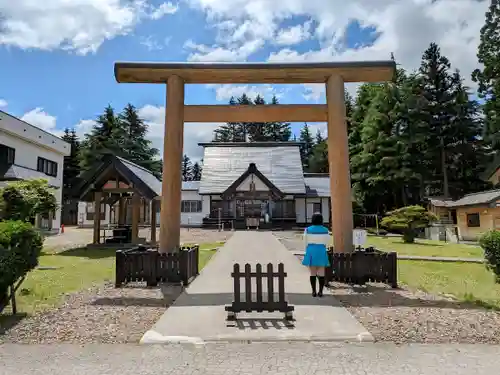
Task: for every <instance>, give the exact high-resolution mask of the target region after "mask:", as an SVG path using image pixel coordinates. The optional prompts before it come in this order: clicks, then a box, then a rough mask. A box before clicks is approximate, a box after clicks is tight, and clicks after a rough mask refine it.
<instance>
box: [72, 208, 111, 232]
mask: <svg viewBox="0 0 500 375" xmlns="http://www.w3.org/2000/svg"><path fill="white" fill-rule="evenodd" d="M104 206H105V207H106V208H105V210H104V212H105V215H104V220H101V227H102V226H105V225H107V224H109V218H110V217H111V207H109V204H106V205H104ZM77 224H78V226H80V227H93V226H94V220H87V202H78V221H77Z"/></svg>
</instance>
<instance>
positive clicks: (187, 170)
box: [181, 155, 193, 181]
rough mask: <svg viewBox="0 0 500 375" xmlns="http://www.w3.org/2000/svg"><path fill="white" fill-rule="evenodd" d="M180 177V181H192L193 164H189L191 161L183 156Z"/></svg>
mask: <svg viewBox="0 0 500 375" xmlns="http://www.w3.org/2000/svg"><path fill="white" fill-rule="evenodd" d="M181 175H182V181H192V180H193V164H192V163H191V159H189V157H188V156H187V155H184V157H183V158H182V165H181Z"/></svg>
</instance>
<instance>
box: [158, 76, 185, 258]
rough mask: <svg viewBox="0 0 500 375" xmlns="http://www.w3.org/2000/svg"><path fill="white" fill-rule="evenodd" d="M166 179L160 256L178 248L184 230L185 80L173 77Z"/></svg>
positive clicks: (165, 148) (170, 80)
mask: <svg viewBox="0 0 500 375" xmlns="http://www.w3.org/2000/svg"><path fill="white" fill-rule="evenodd" d="M167 103H168V105H166V106H165V133H164V139H163V178H162V182H161V213H160V245H159V247H158V251H159V252H160V253H167V252H168V253H171V252H175V251H177V250H178V249H179V245H180V231H181V221H180V220H181V188H182V182H181V181H182V180H181V162H182V147H183V142H184V81H183V80H182V79H181V78H180V77H179V76H177V75H171V76H170V77H169V78H168V81H167Z"/></svg>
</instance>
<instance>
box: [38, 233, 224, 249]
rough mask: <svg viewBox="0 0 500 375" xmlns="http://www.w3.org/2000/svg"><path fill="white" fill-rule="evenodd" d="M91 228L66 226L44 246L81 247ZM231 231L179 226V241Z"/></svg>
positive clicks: (204, 239)
mask: <svg viewBox="0 0 500 375" xmlns="http://www.w3.org/2000/svg"><path fill="white" fill-rule="evenodd" d="M92 233H93V231H92V229H89V228H77V227H69V228H66V229H65V231H64V233H63V234H60V235H54V236H49V237H47V238H45V242H44V246H45V247H46V248H49V249H51V250H52V251H64V250H68V249H72V248H75V247H83V246H86V245H88V244H89V243H91V242H92ZM232 234H233V232H231V231H225V232H219V231H217V230H213V229H201V228H189V229H188V228H181V243H209V242H220V241H226V240H227V239H228V238H229V237H231V235H232ZM139 237H145V238H146V239H148V240H149V239H150V237H151V230H150V229H148V228H140V229H139ZM156 238H157V239H158V238H160V230H159V229H157V231H156Z"/></svg>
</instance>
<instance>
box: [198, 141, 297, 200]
mask: <svg viewBox="0 0 500 375" xmlns="http://www.w3.org/2000/svg"><path fill="white" fill-rule="evenodd" d="M201 145H202V146H205V150H204V156H203V173H202V176H201V182H200V189H199V193H200V194H221V193H223V192H224V191H225V190H226V189H227V188H228V187H229V186H230V185H231V184H232V183H233V182H234V181H235V180H237V179H238V178H239V177H240V176H241V175H242V174H243V173H245V172H246V171H247V169H248V166H249V165H250V164H251V163H254V164H255V165H256V167H257V168H258V170H259V171H260V172H261V173H262V174H263V175H264V176H266V177H267V178H268V179H269V181H270V182H271V183H272V184H273V185H274V186H276V188H278V189H279V190H280V191H281V192H283V193H285V194H305V183H304V172H303V170H302V162H301V160H300V149H299V145H300V144H298V143H295V142H256V143H240V144H228V145H226V144H223V143H218V144H205V143H204V144H201Z"/></svg>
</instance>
